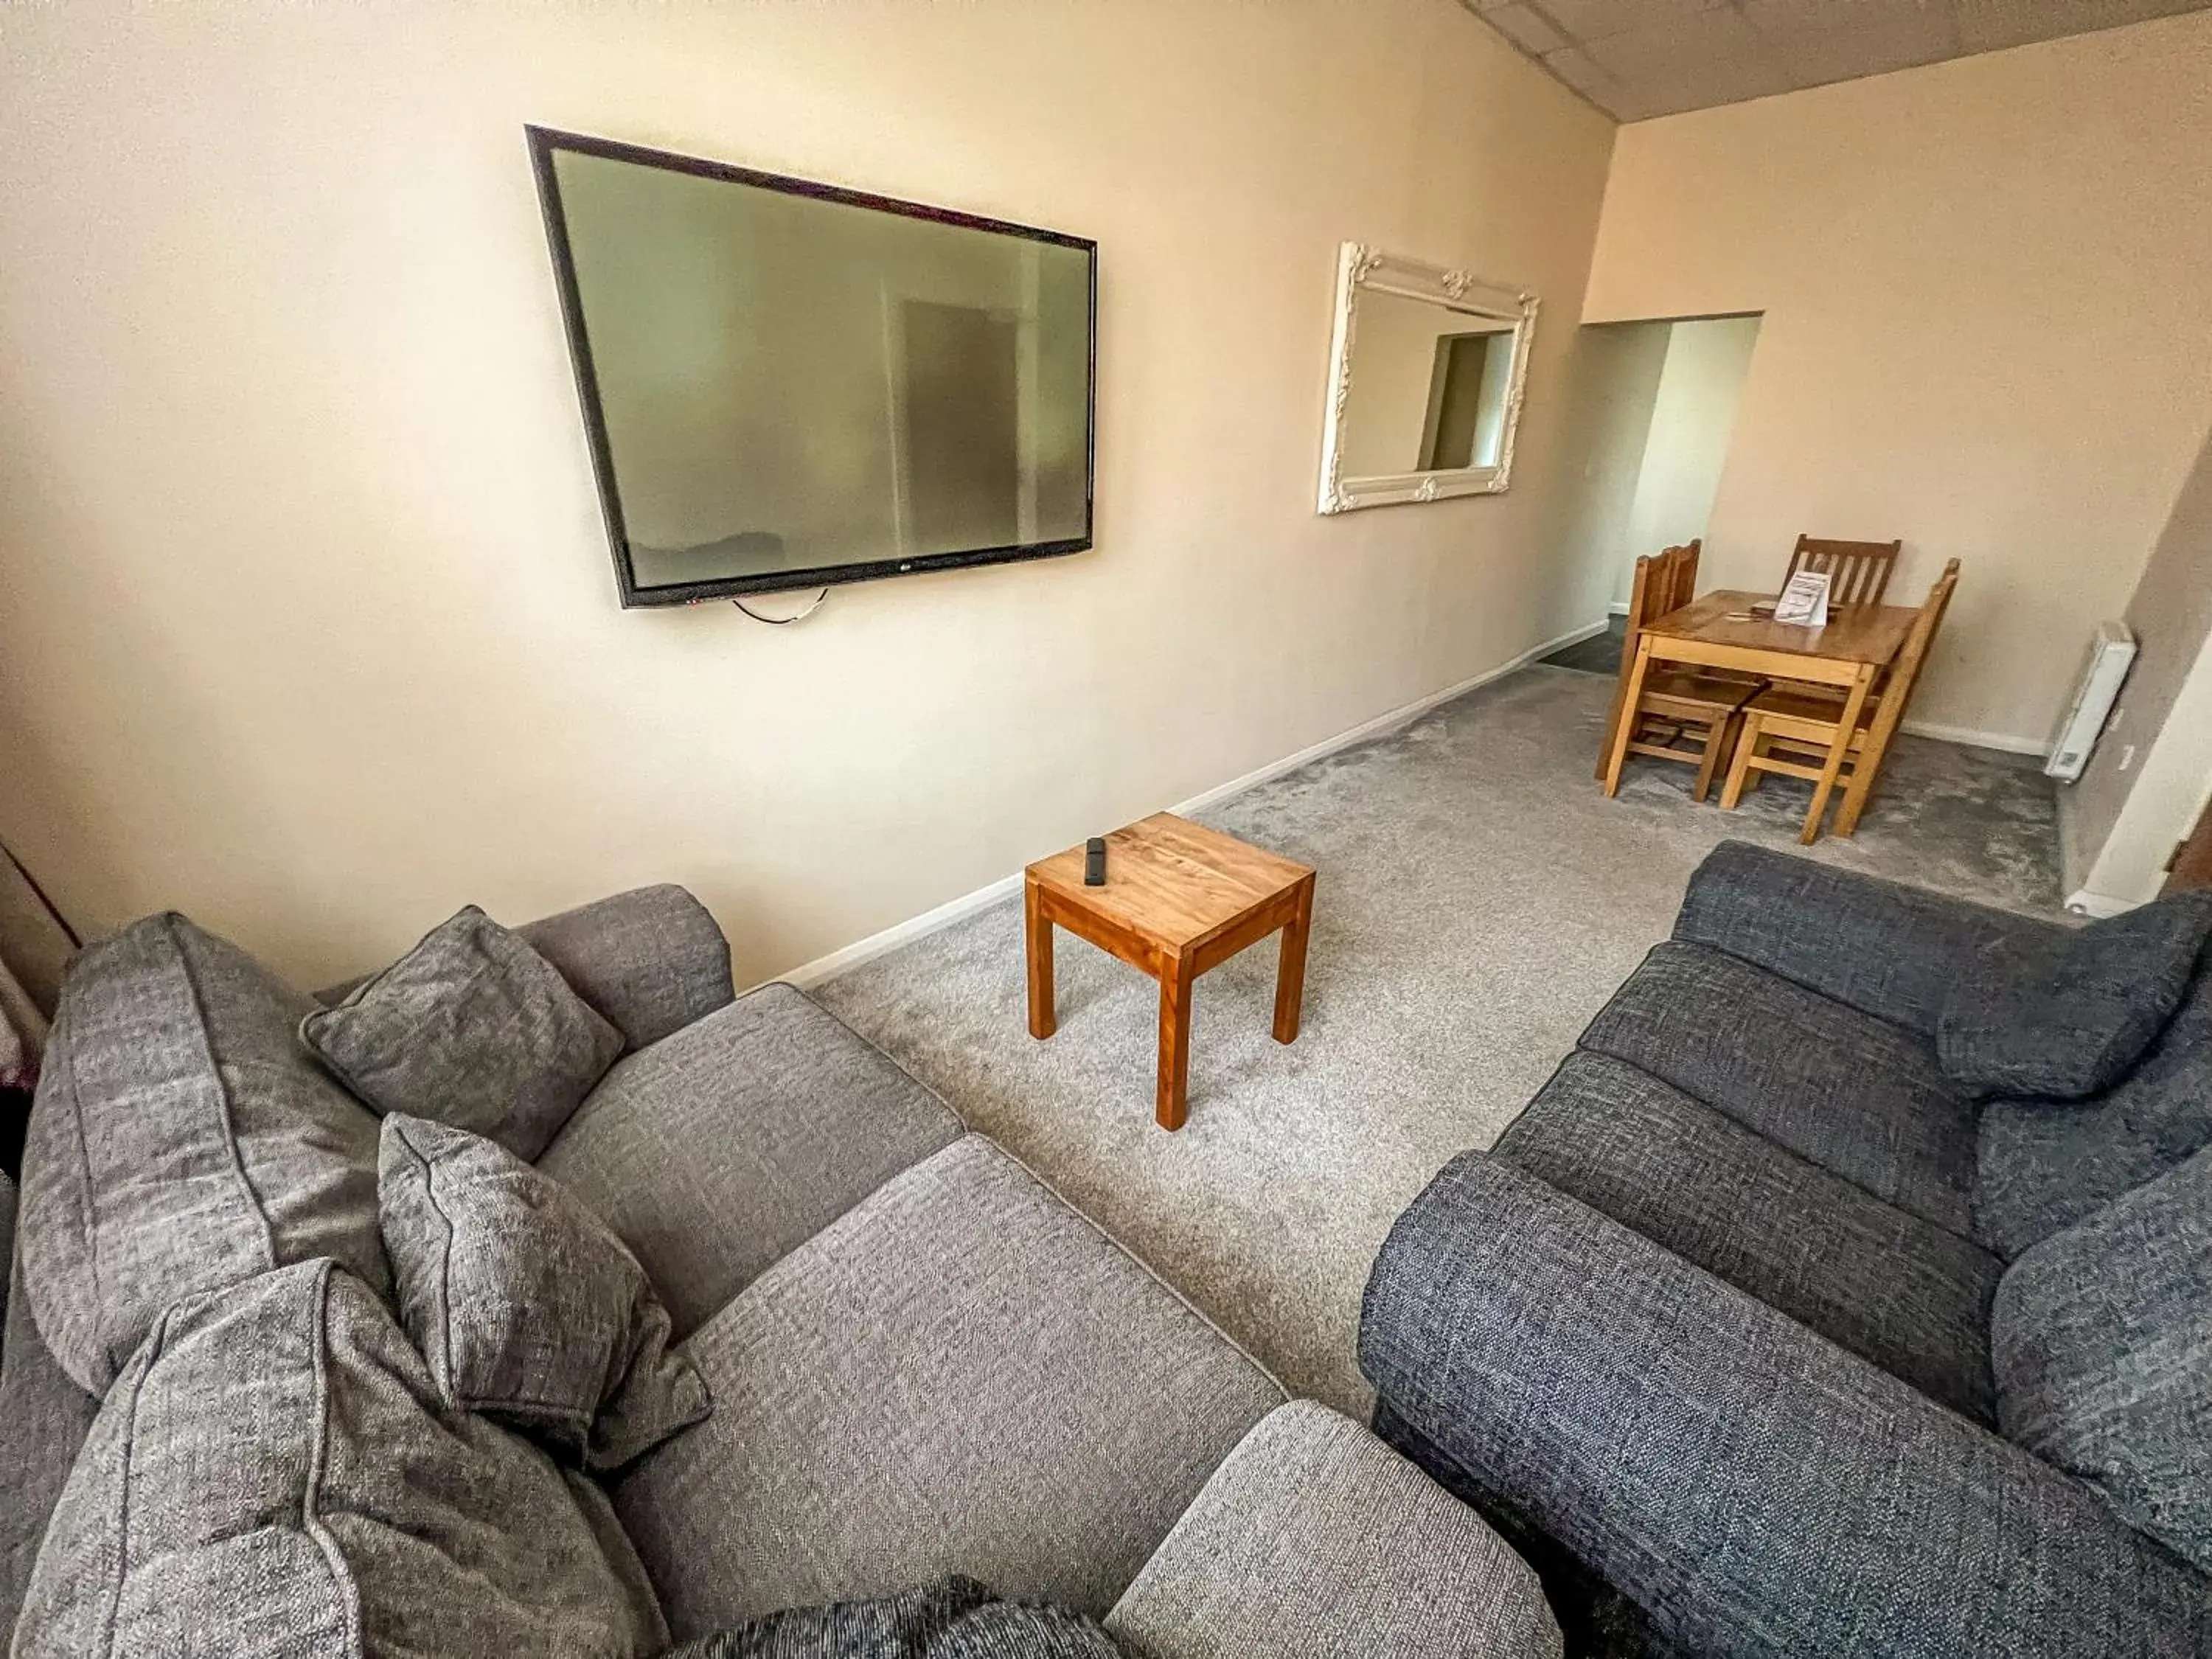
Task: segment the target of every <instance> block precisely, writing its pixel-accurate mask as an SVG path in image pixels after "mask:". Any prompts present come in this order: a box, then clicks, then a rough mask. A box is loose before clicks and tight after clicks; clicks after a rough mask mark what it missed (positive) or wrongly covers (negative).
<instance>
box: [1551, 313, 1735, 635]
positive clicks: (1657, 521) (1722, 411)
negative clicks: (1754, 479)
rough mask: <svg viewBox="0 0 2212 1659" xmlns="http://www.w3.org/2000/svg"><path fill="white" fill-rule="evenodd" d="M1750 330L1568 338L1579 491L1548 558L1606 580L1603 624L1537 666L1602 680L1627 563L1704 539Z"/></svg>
mask: <svg viewBox="0 0 2212 1659" xmlns="http://www.w3.org/2000/svg"><path fill="white" fill-rule="evenodd" d="M1759 322H1760V319H1759V316H1757V315H1756V314H1753V315H1748V316H1739V317H1699V318H1683V319H1659V320H1655V321H1650V322H1633V323H1593V324H1589V325H1585V326H1584V327H1583V329H1582V330H1581V331H1580V333H1579V335H1578V337H1577V342H1576V343H1577V374H1576V386H1575V392H1574V402H1575V410H1574V413H1573V422H1572V423H1573V426H1574V428H1575V429H1576V432H1577V439H1578V441H1579V443H1580V446H1581V447H1582V450H1583V466H1582V487H1581V490H1580V492H1579V498H1578V500H1577V502H1576V504H1575V507H1574V510H1573V512H1572V513H1571V515H1570V517H1571V522H1570V523H1569V524H1568V526H1567V527H1566V536H1565V546H1563V547H1562V548H1561V550H1560V551H1561V555H1562V556H1564V557H1566V558H1570V559H1573V560H1575V561H1577V562H1578V563H1579V564H1581V566H1582V568H1585V569H1592V568H1595V569H1601V570H1603V571H1604V572H1606V573H1607V579H1608V580H1607V599H1608V603H1609V605H1610V608H1611V610H1612V612H1613V625H1612V629H1611V630H1610V636H1609V637H1608V636H1607V635H1600V636H1598V637H1597V638H1595V639H1591V640H1586V641H1582V642H1581V643H1580V644H1577V645H1574V646H1571V647H1568V648H1567V649H1566V650H1565V651H1564V652H1561V653H1558V655H1557V656H1556V657H1555V658H1548V659H1547V661H1553V662H1555V663H1556V664H1557V665H1559V666H1561V667H1569V668H1586V669H1590V670H1592V671H1596V672H1600V673H1611V672H1613V670H1614V668H1615V667H1616V666H1617V665H1618V664H1619V661H1620V635H1621V634H1622V632H1623V627H1624V624H1623V622H1622V618H1623V617H1624V615H1625V614H1626V611H1627V609H1628V595H1629V591H1630V588H1631V587H1632V586H1633V584H1634V581H1635V577H1636V561H1637V559H1638V556H1640V555H1643V554H1646V553H1656V552H1658V551H1659V550H1661V549H1662V548H1665V547H1672V546H1674V545H1676V544H1680V543H1683V542H1687V541H1691V540H1692V539H1695V538H1702V537H1703V536H1704V535H1705V532H1706V529H1707V526H1708V524H1709V522H1710V520H1711V517H1712V511H1713V502H1714V500H1715V498H1716V496H1717V495H1718V493H1719V490H1720V483H1721V471H1722V469H1723V465H1725V463H1726V461H1727V459H1728V453H1729V446H1730V444H1731V443H1732V441H1734V438H1735V423H1736V411H1737V407H1738V405H1739V404H1741V401H1742V398H1743V387H1744V382H1745V380H1746V379H1747V377H1748V375H1749V374H1750V372H1751V359H1752V353H1753V349H1754V348H1755V347H1756V346H1757V344H1758V343H1759ZM1568 658H1572V659H1573V660H1571V661H1569V660H1566V659H1568Z"/></svg>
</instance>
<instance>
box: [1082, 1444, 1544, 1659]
mask: <svg viewBox="0 0 2212 1659" xmlns="http://www.w3.org/2000/svg"><path fill="white" fill-rule="evenodd" d="M1106 1628H1107V1629H1108V1630H1109V1631H1110V1632H1113V1633H1114V1635H1115V1636H1116V1637H1117V1638H1121V1641H1122V1642H1123V1643H1125V1644H1127V1646H1128V1647H1129V1648H1130V1649H1131V1650H1133V1652H1137V1653H1141V1654H1143V1655H1145V1656H1146V1659H1307V1656H1311V1655H1317V1654H1389V1655H1390V1656H1392V1659H1468V1656H1473V1655H1478V1654H1479V1655H1481V1656H1483V1659H1559V1626H1557V1625H1556V1624H1555V1623H1553V1619H1552V1613H1551V1609H1550V1608H1549V1607H1547V1606H1546V1605H1545V1603H1544V1593H1543V1590H1542V1589H1541V1587H1540V1586H1539V1584H1538V1583H1537V1582H1536V1575H1535V1574H1534V1572H1532V1571H1530V1570H1529V1568H1528V1564H1527V1563H1525V1562H1523V1561H1522V1559H1520V1558H1519V1557H1518V1556H1516V1555H1515V1554H1514V1553H1513V1552H1512V1551H1511V1550H1510V1549H1509V1548H1508V1547H1506V1545H1505V1543H1504V1540H1502V1539H1500V1538H1499V1537H1498V1534H1496V1533H1494V1532H1492V1530H1491V1529H1490V1528H1489V1527H1488V1526H1487V1525H1486V1524H1485V1523H1484V1522H1483V1520H1482V1518H1481V1517H1480V1516H1478V1515H1477V1514H1476V1513H1475V1512H1474V1510H1471V1509H1469V1508H1468V1507H1467V1505H1466V1504H1462V1503H1461V1502H1460V1501H1459V1500H1458V1499H1457V1498H1454V1497H1452V1496H1451V1494H1449V1492H1445V1491H1444V1490H1443V1487H1441V1486H1437V1483H1436V1482H1435V1481H1433V1480H1430V1479H1429V1477H1428V1476H1427V1475H1425V1474H1422V1473H1421V1471H1420V1470H1419V1468H1415V1467H1414V1466H1413V1464H1412V1463H1409V1462H1407V1461H1406V1460H1405V1459H1404V1458H1402V1457H1401V1456H1399V1455H1398V1454H1397V1453H1395V1452H1394V1451H1392V1450H1391V1449H1390V1448H1389V1447H1388V1446H1386V1445H1384V1444H1383V1442H1382V1441H1380V1440H1379V1439H1377V1438H1376V1437H1375V1436H1374V1435H1372V1434H1370V1432H1368V1431H1366V1430H1365V1429H1363V1428H1362V1427H1360V1426H1359V1425H1358V1424H1357V1423H1354V1422H1352V1420H1351V1419H1349V1418H1346V1417H1344V1416H1341V1415H1340V1414H1339V1413H1335V1412H1333V1411H1331V1410H1330V1409H1329V1408H1328V1407H1326V1406H1322V1405H1319V1404H1316V1402H1315V1401H1310V1400H1297V1401H1291V1403H1290V1404H1289V1405H1286V1406H1278V1407H1276V1408H1275V1409H1274V1410H1273V1412H1271V1413H1268V1414H1267V1416H1266V1417H1265V1418H1263V1419H1261V1421H1260V1422H1259V1424H1258V1425H1255V1427H1254V1428H1253V1429H1252V1431H1250V1432H1249V1433H1248V1434H1247V1435H1246V1436H1245V1437H1244V1438H1243V1440H1241V1441H1239V1442H1238V1443H1237V1449H1235V1450H1234V1451H1232V1452H1231V1453H1230V1454H1229V1456H1228V1458H1227V1460H1226V1461H1225V1462H1223V1464H1222V1465H1221V1467H1220V1468H1218V1469H1216V1470H1215V1471H1214V1472H1213V1476H1212V1479H1211V1480H1208V1481H1207V1482H1206V1486H1205V1488H1204V1490H1202V1491H1201V1492H1200V1493H1199V1495H1198V1496H1197V1498H1194V1499H1193V1500H1192V1502H1191V1505H1190V1507H1189V1508H1188V1509H1187V1510H1184V1511H1183V1513H1182V1519H1181V1520H1179V1521H1177V1522H1176V1524H1175V1528H1174V1530H1173V1531H1171V1532H1170V1533H1169V1534H1168V1535H1167V1538H1166V1540H1165V1541H1164V1542H1163V1543H1162V1544H1161V1545H1160V1547H1159V1548H1158V1549H1157V1550H1155V1551H1153V1552H1152V1559H1150V1560H1148V1561H1147V1562H1146V1563H1145V1565H1144V1569H1143V1571H1140V1572H1139V1573H1138V1575H1137V1577H1136V1582H1135V1583H1132V1584H1131V1585H1130V1586H1129V1588H1128V1589H1127V1590H1126V1591H1125V1592H1123V1594H1122V1596H1121V1600H1120V1601H1117V1602H1116V1603H1115V1606H1114V1609H1113V1611H1112V1612H1111V1613H1108V1614H1107V1615H1106Z"/></svg>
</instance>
